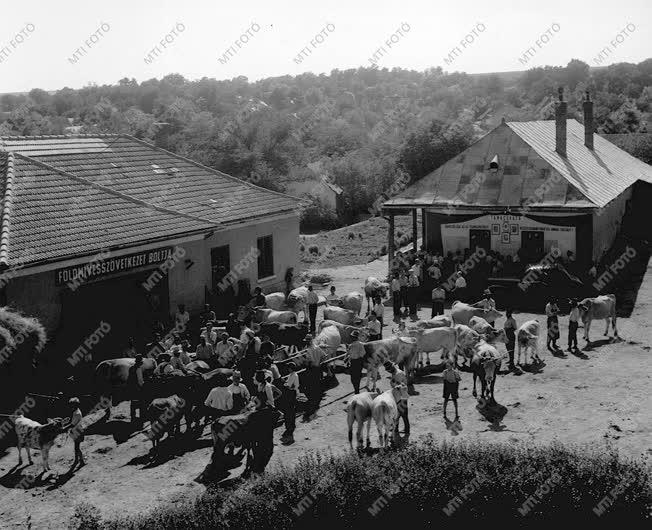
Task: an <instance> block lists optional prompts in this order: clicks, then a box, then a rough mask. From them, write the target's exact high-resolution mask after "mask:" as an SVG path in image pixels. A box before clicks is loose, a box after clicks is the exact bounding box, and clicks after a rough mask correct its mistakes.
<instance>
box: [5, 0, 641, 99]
mask: <svg viewBox="0 0 652 530" xmlns="http://www.w3.org/2000/svg"><path fill="white" fill-rule="evenodd" d="M0 2H7V3H9V0H0ZM651 22H652V1H650V0H621V1H620V2H606V3H600V2H599V1H597V0H592V1H586V0H574V1H573V0H564V1H560V0H546V1H539V2H536V3H534V2H527V1H522V0H520V1H518V0H494V1H493V2H487V1H482V0H458V1H457V2H437V1H433V0H429V1H421V0H402V1H398V0H391V1H390V0H348V1H343V0H329V1H324V2H321V3H319V4H316V3H315V2H308V1H297V0H275V1H273V2H272V1H270V0H248V1H242V2H236V1H230V2H224V1H214V0H212V1H206V0H183V1H179V0H112V1H111V2H92V1H89V0H60V1H58V2H53V1H52V0H28V1H23V2H11V8H10V9H3V10H2V17H1V18H0V93H5V92H23V91H29V90H31V89H32V88H42V89H45V90H57V89H61V88H63V87H65V86H68V87H71V88H81V87H83V86H86V85H88V84H93V83H94V84H99V85H102V84H114V83H116V82H117V81H118V80H119V79H122V78H124V77H128V78H136V80H137V81H139V82H140V81H144V80H147V79H151V78H154V77H155V78H159V79H160V78H161V77H163V76H165V75H167V74H170V73H180V74H182V75H183V76H184V77H186V78H187V79H200V78H202V77H209V78H216V79H231V78H233V77H237V76H246V77H247V78H248V79H249V80H250V81H255V80H257V79H261V78H265V77H272V76H281V75H297V74H300V73H303V72H314V73H316V74H319V73H329V72H330V71H331V70H332V69H335V68H338V69H340V70H344V69H348V68H357V67H359V66H371V65H372V61H375V62H376V64H377V65H378V66H379V67H380V68H383V67H387V68H393V67H402V68H409V69H415V70H425V69H426V68H430V67H436V66H441V67H442V68H443V69H444V70H446V71H449V72H450V71H456V70H457V71H464V72H468V73H482V72H503V71H513V70H525V69H527V68H531V67H534V66H543V65H556V66H564V65H566V64H567V63H568V61H569V60H570V59H573V58H577V59H581V60H583V61H585V62H586V63H588V64H589V65H590V66H598V65H599V66H606V65H608V64H612V63H618V62H634V63H636V62H640V61H642V60H644V59H646V58H648V57H651V56H652V46H651V42H650V23H651ZM243 35H244V36H243ZM161 42H162V44H161ZM156 46H158V50H156V48H155V47H156ZM229 50H230V51H229ZM225 53H226V55H225ZM220 58H221V59H222V60H220ZM519 59H520V60H519Z"/></svg>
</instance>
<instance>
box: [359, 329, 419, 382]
mask: <svg viewBox="0 0 652 530" xmlns="http://www.w3.org/2000/svg"><path fill="white" fill-rule="evenodd" d="M363 345H364V349H365V355H364V357H363V360H362V366H363V367H364V369H365V370H366V371H367V388H368V389H369V390H375V389H376V382H377V380H378V370H379V368H380V366H381V365H382V364H383V363H385V362H386V361H392V362H393V363H394V364H398V365H403V367H404V369H405V373H406V374H407V377H408V382H411V381H413V380H414V371H415V369H416V361H417V340H416V339H415V338H412V337H396V336H394V337H389V338H386V339H381V340H372V341H371V342H365V343H364V344H363ZM370 380H372V381H373V383H372V387H371V388H370V386H369V381H370Z"/></svg>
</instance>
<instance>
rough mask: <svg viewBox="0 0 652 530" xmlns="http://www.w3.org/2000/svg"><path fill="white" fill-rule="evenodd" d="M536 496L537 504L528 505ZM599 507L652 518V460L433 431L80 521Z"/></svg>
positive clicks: (553, 512) (421, 519) (344, 517)
mask: <svg viewBox="0 0 652 530" xmlns="http://www.w3.org/2000/svg"><path fill="white" fill-rule="evenodd" d="M614 492H616V494H614ZM531 496H532V497H533V498H535V499H536V502H534V503H532V502H530V503H529V504H526V503H527V502H528V498H532V497H531ZM605 498H607V499H609V501H608V502H606V503H605V502H604V501H603V499H605ZM601 501H602V504H600V503H601ZM524 506H526V509H524ZM600 507H602V508H600ZM595 509H597V510H598V511H601V516H600V519H601V522H602V521H611V522H617V523H618V524H619V525H622V524H624V523H626V522H630V521H637V522H638V521H641V520H644V519H645V518H646V517H649V515H650V510H651V509H652V499H651V493H650V471H649V469H648V468H647V467H646V465H645V464H644V463H642V462H640V461H636V460H627V459H623V458H622V457H620V456H619V455H618V454H617V453H616V452H615V451H613V450H609V449H605V450H603V451H602V452H596V451H595V450H594V449H592V448H590V447H586V446H582V447H574V446H566V445H562V444H561V443H554V444H551V445H547V446H531V445H526V444H486V443H474V442H470V443H455V444H449V443H443V444H438V443H436V442H435V441H434V440H433V439H432V438H428V439H426V440H425V441H423V442H421V443H419V444H412V445H410V446H408V447H407V448H405V449H403V450H400V451H387V452H385V453H379V454H376V455H374V456H371V457H360V456H358V455H356V454H352V453H350V454H347V455H344V456H332V455H323V454H309V455H307V456H303V457H301V458H299V460H298V463H297V464H296V466H295V467H294V468H293V469H289V468H281V469H280V470H276V471H274V472H271V473H268V474H267V475H265V476H263V477H260V478H257V479H253V480H250V481H247V482H243V483H241V484H240V486H239V487H237V488H235V489H231V490H224V489H215V490H213V491H209V492H208V493H206V494H205V495H204V496H203V497H202V498H200V499H198V500H197V501H195V502H194V503H192V504H187V505H180V506H176V507H169V506H166V507H161V508H160V509H157V510H156V511H153V512H151V513H149V514H145V515H139V516H133V517H124V518H119V519H115V520H111V521H97V520H96V518H94V517H89V516H88V515H87V512H88V510H89V508H88V507H86V508H85V510H84V514H86V516H85V520H88V519H90V524H91V526H80V525H77V526H75V527H76V528H79V529H82V528H102V529H118V528H131V529H145V528H209V527H210V528H226V527H228V528H248V529H254V528H271V527H273V528H299V527H301V528H305V527H315V528H324V527H328V528H354V527H359V528H363V527H369V525H373V526H375V527H382V528H386V527H390V526H392V527H399V528H400V527H404V526H405V523H406V522H407V521H408V520H409V523H410V528H425V527H434V526H433V524H435V523H446V522H449V523H450V522H451V521H452V520H457V521H477V522H481V523H485V524H487V523H489V524H494V525H496V526H498V525H499V524H504V523H505V521H519V522H520V523H521V524H522V523H523V522H525V519H529V520H537V521H546V522H547V523H551V522H557V523H565V526H567V525H568V523H569V522H582V523H586V522H587V519H589V520H591V521H593V520H597V512H596V511H595ZM406 518H407V519H406ZM594 518H595V519H594ZM76 519H79V517H77V518H76ZM94 524H97V525H98V526H93V525H94Z"/></svg>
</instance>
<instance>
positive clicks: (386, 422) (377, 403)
mask: <svg viewBox="0 0 652 530" xmlns="http://www.w3.org/2000/svg"><path fill="white" fill-rule="evenodd" d="M407 399H408V393H407V385H397V386H395V387H394V388H391V389H389V390H386V391H385V392H383V393H382V394H380V395H379V396H378V397H376V398H375V399H374V400H373V403H372V404H371V415H372V417H373V419H374V422H376V428H377V429H378V439H379V443H380V446H381V447H383V448H384V447H387V444H388V441H389V439H390V438H391V440H392V441H394V436H395V434H396V432H397V431H398V420H399V417H400V415H399V411H398V403H399V402H400V401H402V402H403V403H404V404H406V405H407Z"/></svg>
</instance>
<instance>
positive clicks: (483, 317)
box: [15, 278, 617, 470]
mask: <svg viewBox="0 0 652 530" xmlns="http://www.w3.org/2000/svg"><path fill="white" fill-rule="evenodd" d="M306 296H307V288H305V287H300V288H298V289H295V290H293V291H292V292H291V293H290V296H289V297H288V298H287V301H286V297H285V295H283V293H272V294H269V295H266V302H267V306H268V308H266V309H262V310H261V309H254V310H253V315H252V316H253V317H254V322H256V323H257V330H258V334H259V335H261V336H262V335H269V336H270V338H271V340H272V341H273V342H274V343H275V344H277V346H278V345H284V346H286V347H288V348H286V350H285V352H286V353H285V356H288V355H290V348H291V347H296V348H298V349H300V348H302V347H303V345H304V339H305V336H306V335H307V333H308V325H307V324H306V323H305V322H303V323H298V318H297V314H298V313H299V312H301V311H303V312H304V316H305V317H307V314H306V313H307V311H306V307H307V305H306ZM376 296H381V298H386V296H387V284H386V283H383V282H380V281H378V280H377V279H376V278H368V279H367V281H366V282H365V294H364V296H363V295H362V294H360V293H357V292H353V293H348V294H346V295H345V296H343V297H341V300H342V305H343V307H337V306H328V305H325V307H324V308H323V313H324V320H323V321H322V322H321V323H320V325H319V328H318V329H319V332H318V334H317V335H316V337H314V339H313V345H314V346H317V347H320V348H321V349H322V350H324V353H325V354H326V358H327V359H328V358H329V357H332V356H333V355H335V354H336V352H338V350H341V346H343V345H347V344H350V343H351V342H352V340H353V338H352V332H353V331H354V330H357V331H358V332H359V335H360V340H362V342H363V344H364V349H365V357H364V359H363V367H364V369H365V370H366V373H367V388H368V389H369V390H370V391H372V392H375V391H376V383H377V380H378V379H379V370H380V367H381V366H382V365H383V364H384V363H385V362H386V361H392V362H393V363H396V364H399V365H402V366H404V367H405V370H406V374H407V378H408V383H409V384H412V383H413V382H414V379H415V374H416V369H417V367H418V365H419V364H421V365H423V359H422V357H423V355H425V356H426V362H427V364H429V363H430V358H429V356H430V353H434V352H439V351H441V352H442V358H444V357H449V358H451V359H453V360H454V361H455V362H457V360H458V357H461V358H462V359H463V362H464V363H465V364H466V363H469V365H470V369H471V371H472V373H473V395H474V396H477V392H476V380H477V379H479V380H480V383H481V396H482V397H483V398H486V399H488V400H493V399H494V386H495V382H496V373H497V372H498V371H499V369H500V366H501V362H502V360H503V359H504V357H505V355H501V354H499V352H498V349H497V344H498V343H505V341H506V337H505V332H504V330H503V329H495V328H494V327H493V326H492V325H491V324H489V322H495V321H496V320H497V319H498V318H501V317H502V316H503V314H502V313H500V312H499V311H496V310H494V309H490V310H484V309H482V308H477V307H473V306H471V305H469V304H466V303H463V302H459V301H456V302H454V303H453V304H452V306H451V311H450V316H444V315H440V316H437V317H434V318H431V319H428V320H419V321H416V322H414V323H411V324H410V325H409V326H408V327H407V328H406V329H405V331H403V332H401V333H399V334H395V335H392V336H390V337H386V338H383V339H381V340H375V341H366V332H365V325H366V318H363V317H362V316H361V313H362V305H363V300H364V297H366V298H367V301H368V304H369V300H371V299H373V298H375V297H376ZM320 303H321V304H322V305H323V304H325V299H323V297H320ZM578 306H579V309H580V315H581V320H582V322H583V324H584V337H585V339H586V340H587V341H589V337H588V333H589V330H590V326H591V321H592V320H597V319H604V320H606V323H607V330H606V331H605V335H607V333H608V329H609V321H610V320H611V323H612V326H613V330H614V333H615V335H616V336H617V330H616V312H615V311H616V300H615V296H614V295H602V296H598V297H595V298H587V299H584V300H582V301H581V302H580V303H579V304H578ZM246 311H250V310H249V309H246V308H243V309H242V312H246ZM305 319H306V320H307V318H305ZM540 332H541V326H540V324H539V321H538V320H529V321H527V322H524V323H523V324H521V326H520V327H519V328H518V330H517V332H516V342H517V347H518V360H517V363H519V364H520V360H521V351H523V352H524V361H525V363H526V364H527V363H528V352H530V353H531V358H532V359H539V356H538V351H537V348H538V339H539V335H540ZM234 342H235V343H236V344H235V346H236V348H235V355H238V354H241V353H242V348H240V349H238V347H237V346H239V344H238V341H237V340H235V341H234ZM292 359H293V360H294V361H296V363H297V364H298V365H299V367H300V366H301V362H302V355H301V354H296V355H292ZM133 363H134V360H133V359H127V358H120V359H111V360H109V361H104V362H102V363H100V364H99V365H98V366H97V369H96V374H95V375H96V381H95V389H96V392H97V396H96V397H97V398H98V400H99V401H98V402H99V403H107V404H108V408H107V410H106V417H107V418H108V416H109V414H110V407H111V406H112V405H115V404H117V403H119V402H121V401H126V400H133V399H134V398H136V394H135V393H134V388H133V386H130V381H131V378H130V375H129V374H130V370H131V368H132V366H133ZM278 366H279V368H281V364H280V363H279V365H278ZM154 368H155V363H154V362H153V361H152V360H151V359H145V360H144V365H143V373H144V376H145V377H146V378H148V377H149V376H151V374H152V373H153V371H154ZM192 368H193V370H192V371H191V372H190V373H189V374H188V375H185V376H181V375H180V376H179V377H177V378H176V379H175V380H174V382H170V381H169V380H168V383H167V384H166V385H162V386H158V387H153V388H151V389H150V396H149V400H148V402H149V403H152V402H154V400H155V399H159V398H160V399H166V398H169V397H170V396H171V395H177V396H181V397H183V402H184V406H183V408H182V411H181V412H182V413H183V414H186V420H187V422H188V423H187V425H188V428H190V426H191V424H192V423H193V421H194V422H198V421H199V419H198V418H196V417H195V416H193V415H192V409H193V407H201V405H202V404H203V400H204V399H205V397H206V395H207V394H208V392H209V391H210V388H211V377H212V376H214V375H216V372H219V373H226V372H228V373H230V370H227V369H217V370H210V367H209V366H208V365H207V364H206V363H203V362H202V361H194V365H193V366H192ZM405 392H406V390H405V389H402V388H397V389H396V388H395V389H392V390H389V391H387V392H386V393H384V394H382V395H383V396H385V397H383V399H382V400H381V401H383V405H382V409H383V410H384V411H385V412H384V413H382V414H381V413H378V414H377V415H376V421H377V424H378V428H379V433H380V432H381V424H382V425H383V426H384V427H383V429H384V430H383V433H384V434H383V435H381V440H384V441H385V443H386V438H387V434H388V433H389V435H390V436H391V435H392V433H393V429H391V430H390V429H389V426H390V425H389V424H390V423H392V424H393V425H397V424H398V423H397V422H398V412H399V411H398V405H397V403H398V402H399V401H401V400H405V398H406V395H405ZM397 393H398V394H397ZM395 394H396V395H395ZM361 396H362V395H361ZM138 397H139V398H140V399H142V394H138ZM107 398H108V399H107ZM359 399H360V400H363V401H362V402H359V401H357V400H352V401H351V403H355V407H357V409H358V410H357V411H356V412H355V413H353V415H352V416H351V414H350V421H351V417H353V418H354V419H357V420H358V425H359V431H358V436H359V438H360V436H361V430H362V423H363V422H364V421H370V420H371V418H372V416H373V415H374V413H373V411H372V408H371V405H370V404H369V403H365V402H364V398H363V397H360V398H359ZM155 404H156V405H158V404H159V403H158V402H155ZM351 406H353V405H351ZM355 407H354V408H355ZM197 410H198V409H197ZM156 412H157V413H160V412H161V410H157V411H156ZM141 417H142V410H141ZM132 418H133V407H132ZM388 418H389V419H388ZM150 419H152V418H150ZM361 422H362V423H361ZM388 422H389V423H388ZM15 423H16V434H17V438H18V444H17V445H18V448H19V458H20V457H21V451H20V450H21V449H22V448H23V447H25V448H26V449H28V451H27V454H28V457H29V458H30V459H31V456H30V454H29V448H34V449H39V450H40V451H41V454H42V457H43V466H44V468H45V469H46V470H47V469H49V466H48V463H47V458H48V450H49V448H50V447H51V446H52V443H53V442H54V439H55V437H56V436H57V435H58V434H59V433H61V432H62V430H63V426H62V422H61V420H58V419H57V420H51V421H49V422H48V423H46V424H43V425H42V424H39V423H37V422H34V421H32V420H29V419H27V418H24V417H23V416H19V417H18V418H17V419H16V422H15ZM170 427H172V425H170ZM368 436H369V425H368V426H367V438H368ZM153 441H154V440H153ZM21 461H22V458H21Z"/></svg>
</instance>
